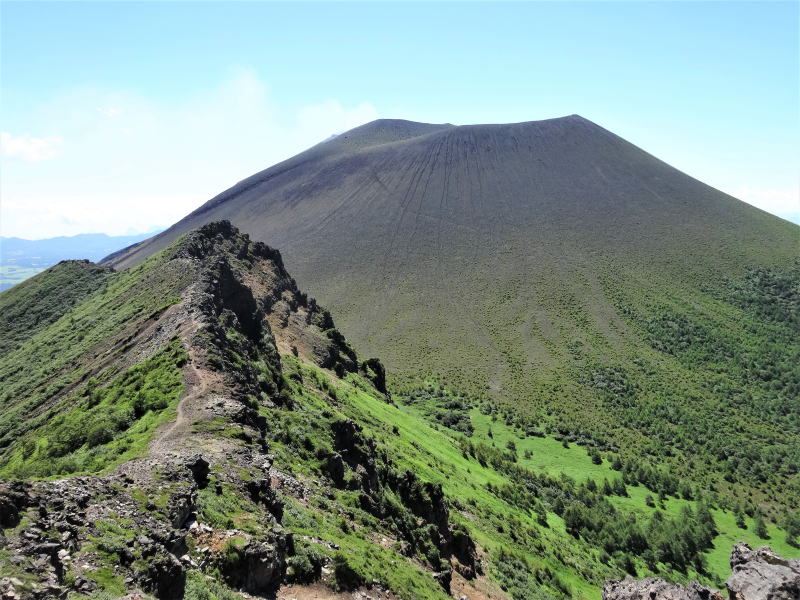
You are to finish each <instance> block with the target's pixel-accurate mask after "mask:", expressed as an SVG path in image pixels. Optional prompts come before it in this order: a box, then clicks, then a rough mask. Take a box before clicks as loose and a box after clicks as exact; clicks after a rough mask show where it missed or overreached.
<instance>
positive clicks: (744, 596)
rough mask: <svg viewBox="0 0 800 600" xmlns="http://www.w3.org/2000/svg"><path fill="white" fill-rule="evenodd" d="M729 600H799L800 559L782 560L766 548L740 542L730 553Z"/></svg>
mask: <svg viewBox="0 0 800 600" xmlns="http://www.w3.org/2000/svg"><path fill="white" fill-rule="evenodd" d="M731 569H732V570H733V573H732V574H731V576H730V577H729V578H728V581H727V584H726V585H727V587H728V594H729V597H730V600H800V559H785V558H782V557H780V556H778V555H777V554H775V553H774V552H773V551H772V550H771V549H770V548H769V547H768V546H762V547H761V548H758V549H757V550H753V549H752V548H750V546H748V545H747V544H745V543H744V542H739V543H738V544H736V545H735V546H734V547H733V551H732V552H731Z"/></svg>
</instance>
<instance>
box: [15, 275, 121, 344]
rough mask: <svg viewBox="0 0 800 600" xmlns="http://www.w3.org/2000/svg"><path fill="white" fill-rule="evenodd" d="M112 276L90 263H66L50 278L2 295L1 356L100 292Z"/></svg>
mask: <svg viewBox="0 0 800 600" xmlns="http://www.w3.org/2000/svg"><path fill="white" fill-rule="evenodd" d="M110 274H111V269H106V268H103V267H100V266H98V265H95V264H92V263H89V262H87V261H78V260H71V261H65V262H62V263H59V264H57V265H55V266H54V267H52V268H51V269H50V271H49V274H48V276H47V277H39V278H37V279H35V280H31V281H28V282H27V283H26V284H25V285H19V286H17V287H16V288H14V290H13V291H7V292H5V293H3V294H0V332H2V337H0V356H2V355H3V354H6V353H7V352H8V351H10V350H12V349H13V348H15V347H16V346H17V345H19V344H20V343H22V342H23V341H25V340H26V339H28V338H30V337H31V336H33V335H34V334H35V333H37V332H38V331H40V330H41V329H43V328H44V327H47V326H48V325H50V324H51V323H52V322H53V321H56V320H57V319H59V318H60V317H61V316H62V315H63V314H64V313H66V312H67V311H68V310H69V309H70V308H72V307H73V306H74V305H75V304H77V303H78V302H80V301H81V300H83V299H84V298H86V297H87V296H89V295H90V294H92V293H94V292H95V291H97V289H99V288H100V287H101V286H102V285H103V284H104V282H105V281H106V280H107V279H108V276H109V275H110Z"/></svg>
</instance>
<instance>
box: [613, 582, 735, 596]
mask: <svg viewBox="0 0 800 600" xmlns="http://www.w3.org/2000/svg"><path fill="white" fill-rule="evenodd" d="M603 600H723V597H722V596H721V595H720V594H719V592H717V591H715V590H712V589H711V588H708V587H706V586H704V585H700V584H699V583H697V582H696V581H692V582H691V583H689V585H677V584H674V583H669V582H667V581H664V580H663V579H657V578H655V577H648V578H647V579H633V578H632V577H626V578H625V579H623V580H622V581H619V580H617V579H609V580H608V581H606V582H605V584H604V585H603Z"/></svg>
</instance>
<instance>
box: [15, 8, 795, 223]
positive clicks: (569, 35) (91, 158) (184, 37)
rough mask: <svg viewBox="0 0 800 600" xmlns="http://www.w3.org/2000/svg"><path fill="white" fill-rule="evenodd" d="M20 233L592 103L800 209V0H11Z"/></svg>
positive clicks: (727, 179) (589, 109) (114, 215)
mask: <svg viewBox="0 0 800 600" xmlns="http://www.w3.org/2000/svg"><path fill="white" fill-rule="evenodd" d="M0 10H1V11H2V15H1V16H2V80H0V90H1V91H2V103H3V106H2V108H3V110H2V121H1V122H0V127H1V128H2V132H3V133H2V136H3V164H2V167H3V173H2V174H3V177H2V181H0V194H2V196H1V197H0V211H2V212H1V213H0V216H1V217H2V222H0V232H2V234H3V235H20V236H23V237H30V238H35V237H46V236H51V235H60V234H73V233H79V232H86V231H104V232H108V233H123V232H131V231H142V230H147V229H149V228H151V227H154V226H163V225H168V224H170V223H171V222H173V221H174V220H176V219H178V218H180V217H181V216H183V215H184V214H185V213H187V212H188V211H190V210H191V209H193V208H194V207H196V206H197V205H199V204H201V203H202V202H204V201H205V200H207V199H208V198H210V197H211V196H213V195H215V194H216V193H218V192H220V191H222V190H223V189H225V188H227V187H229V186H230V185H232V184H233V183H235V182H236V181H238V180H240V179H242V178H243V177H246V176H247V175H249V174H251V173H253V172H255V171H258V170H260V169H262V168H264V167H266V166H269V165H270V164H273V163H275V162H277V161H279V160H281V159H283V158H287V157H288V156H291V155H292V154H295V153H296V152H298V151H300V150H302V149H304V148H305V147H308V146H309V145H312V144H313V143H316V142H317V141H319V140H322V139H324V138H326V137H328V136H329V135H330V134H331V133H335V132H340V131H343V130H345V129H348V128H350V127H353V126H356V125H359V124H361V123H363V122H366V121H369V120H372V119H374V118H378V117H396V118H407V119H412V120H419V121H428V122H451V123H456V124H466V123H479V122H511V121H525V120H535V119H543V118H550V117H556V116H562V115H567V114H572V113H578V114H581V115H583V116H584V117H586V118H589V119H591V120H593V121H595V122H597V123H598V124H600V125H602V126H604V127H606V128H608V129H610V130H612V131H614V132H615V133H617V134H619V135H621V136H622V137H624V138H626V139H628V140H629V141H631V142H633V143H635V144H637V145H639V146H641V147H643V148H644V149H645V150H647V151H649V152H651V153H652V154H655V155H656V156H658V157H659V158H662V159H664V160H666V161H667V162H669V163H671V164H672V165H674V166H676V167H678V168H680V169H681V170H683V171H685V172H687V173H689V174H690V175H693V176H695V177H697V178H698V179H700V180H702V181H705V182H706V183H708V184H710V185H713V186H714V187H717V188H719V189H722V190H724V191H726V192H728V193H731V194H733V195H735V196H737V197H739V198H742V199H743V200H746V201H749V202H751V203H753V204H756V205H758V206H761V207H763V208H765V209H766V210H769V211H771V212H773V213H775V214H779V215H781V216H784V217H786V218H791V219H792V220H795V221H798V222H800V199H799V198H798V195H799V194H800V191H799V186H800V183H799V180H798V177H799V176H798V165H799V164H800V117H799V116H798V105H800V97H799V96H798V18H799V17H798V4H797V3H795V2H753V3H749V2H733V3H728V2H618V3H607V2H531V3H522V2H514V3H507V4H499V3H477V2H471V3H457V2H446V3H438V4H435V3H425V2H407V3H388V2H374V3H364V2H362V3H352V4H340V3H334V2H326V3H304V2H294V3H291V4H281V3H270V2H239V3H235V2H201V3H190V2H145V3H132V2H90V3H76V2H57V3H43V2H20V3H13V2H3V3H2V5H1V8H0Z"/></svg>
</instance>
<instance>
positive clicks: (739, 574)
mask: <svg viewBox="0 0 800 600" xmlns="http://www.w3.org/2000/svg"><path fill="white" fill-rule="evenodd" d="M731 569H732V570H733V574H732V575H731V576H730V577H729V578H728V581H727V584H726V586H727V588H728V594H727V597H728V598H729V600H800V560H798V559H785V558H782V557H780V556H778V555H777V554H775V553H774V552H773V551H772V550H770V548H769V547H767V546H763V547H761V548H759V549H757V550H753V549H752V548H750V546H748V545H747V544H745V543H744V542H739V543H738V544H736V545H735V546H734V547H733V551H732V552H731ZM724 598H725V595H724V594H723V593H720V592H717V591H715V590H712V589H711V588H708V587H706V586H704V585H701V584H699V583H697V582H696V581H692V582H691V583H689V584H688V585H678V584H674V583H669V582H667V581H664V580H663V579H656V578H652V577H651V578H647V579H633V578H631V577H628V578H626V579H624V580H623V581H619V580H616V579H611V580H609V581H606V583H605V585H604V586H603V600H724Z"/></svg>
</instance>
